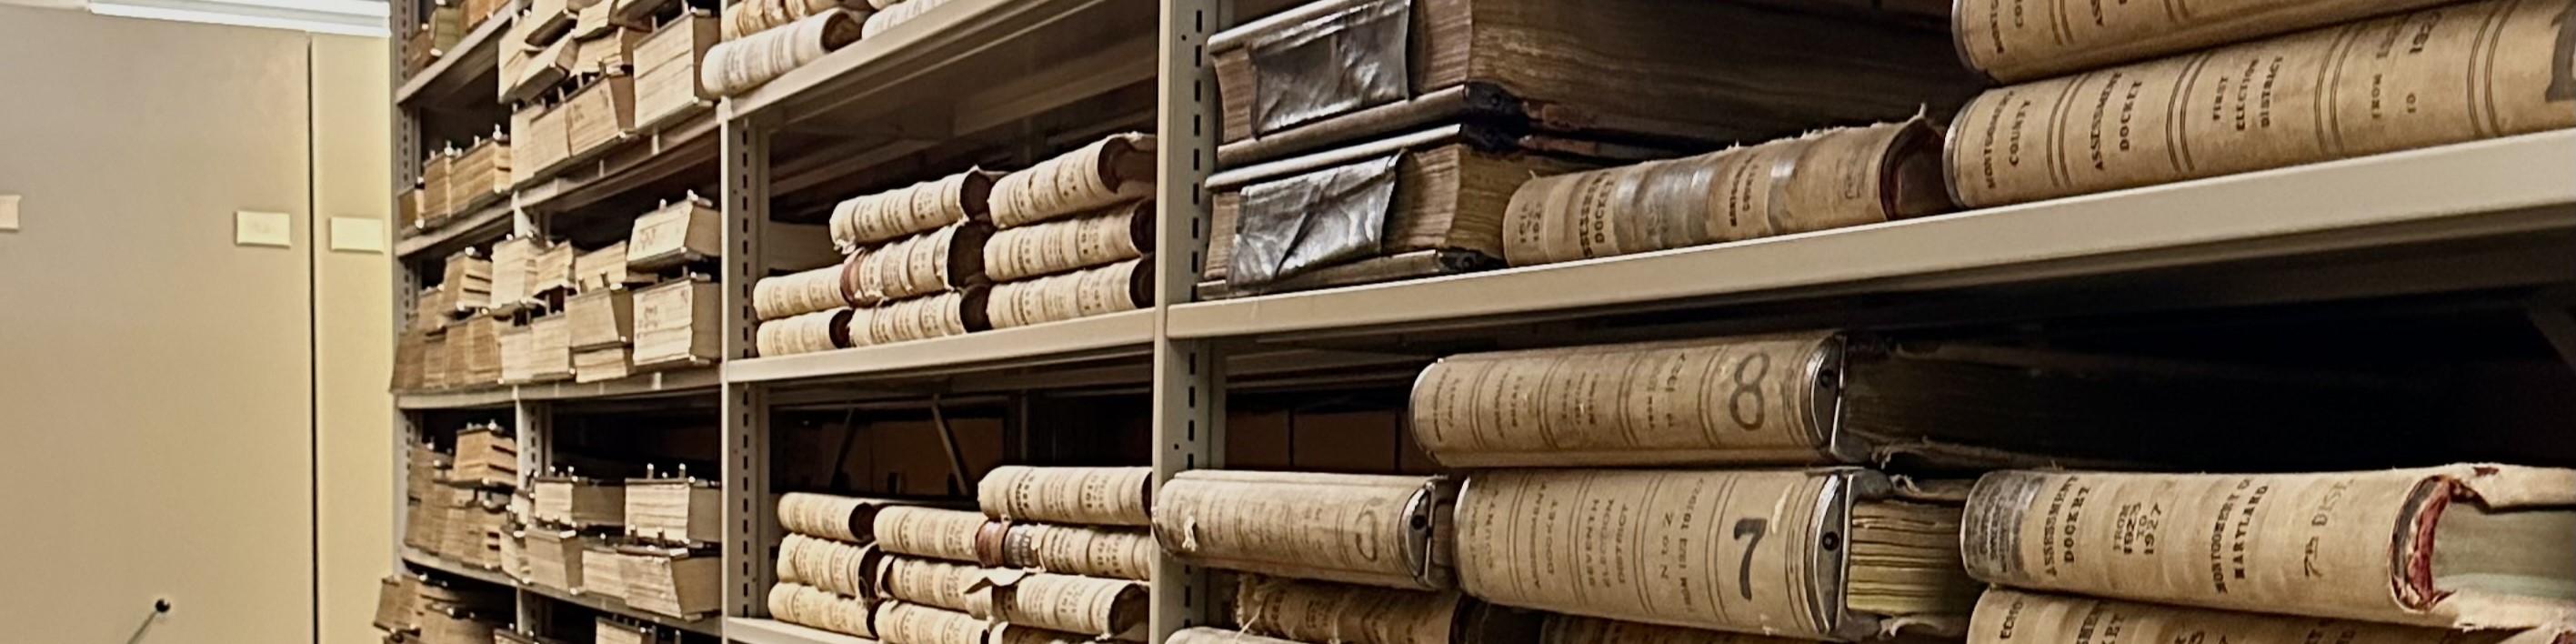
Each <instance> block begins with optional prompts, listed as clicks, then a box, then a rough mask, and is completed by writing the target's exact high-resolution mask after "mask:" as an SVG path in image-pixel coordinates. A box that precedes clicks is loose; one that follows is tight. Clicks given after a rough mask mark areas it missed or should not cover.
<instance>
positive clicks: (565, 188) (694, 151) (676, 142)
mask: <svg viewBox="0 0 2576 644" xmlns="http://www.w3.org/2000/svg"><path fill="white" fill-rule="evenodd" d="M718 129H719V128H718V123H717V122H716V118H715V109H714V108H712V107H698V108H692V109H690V110H689V111H687V112H684V113H683V115H682V116H677V117H673V118H670V119H666V120H665V122H664V123H663V124H660V125H649V126H645V127H642V128H639V129H637V130H636V131H635V132H634V133H633V134H629V135H627V138H626V140H623V141H619V142H617V143H614V144H610V145H606V146H602V147H600V148H598V149H596V150H591V151H589V152H586V153H584V154H580V155H576V156H573V157H571V158H568V159H565V160H564V161H562V162H560V163H557V164H555V165H553V166H549V167H547V168H544V169H543V170H542V171H541V172H538V173H537V174H536V176H533V177H530V178H529V179H528V180H527V181H526V182H522V183H520V184H518V185H517V186H516V189H517V191H518V204H519V207H520V208H521V209H524V210H527V211H529V212H537V213H560V212H566V211H570V210H574V209H577V208H581V207H583V206H587V205H591V204H594V203H598V202H600V201H602V200H606V199H608V198H611V197H617V196H621V195H623V194H624V193H626V192H627V191H628V190H632V189H634V188H637V187H641V186H644V185H647V184H651V183H654V182H657V181H661V180H663V179H668V178H671V177H673V176H677V175H679V174H682V173H685V172H688V171H690V170H698V171H701V172H703V173H705V174H706V177H707V179H708V181H709V182H710V183H712V182H713V180H714V179H715V175H716V133H717V130H718ZM664 196H666V197H667V196H676V195H664ZM627 214H628V215H633V214H639V213H627Z"/></svg>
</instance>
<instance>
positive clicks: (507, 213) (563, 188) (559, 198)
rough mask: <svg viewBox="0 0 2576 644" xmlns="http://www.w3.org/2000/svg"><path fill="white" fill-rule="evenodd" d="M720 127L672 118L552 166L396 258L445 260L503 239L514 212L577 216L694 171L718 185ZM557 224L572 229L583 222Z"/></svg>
mask: <svg viewBox="0 0 2576 644" xmlns="http://www.w3.org/2000/svg"><path fill="white" fill-rule="evenodd" d="M718 125H719V124H718V123H717V121H716V118H715V109H714V108H713V107H701V108H696V109H693V110H691V111H689V112H685V113H684V115H683V116H679V117H675V118H671V119H668V122H667V123H666V124H664V125H659V126H653V127H649V128H645V129H643V130H639V131H637V132H636V133H635V134H632V135H630V136H629V138H628V139H627V140H625V141H621V142H618V143H616V144H612V145H608V146H605V147H602V148H600V149H598V150H594V151H591V152H588V153H585V154H583V155H581V156H578V157H574V158H571V159H567V160H565V161H564V162H562V163H559V164H556V165H554V166H552V167H549V168H546V169H545V171H544V172H541V173H539V174H538V176H535V177H531V178H529V179H528V181H527V182H525V183H522V184H519V185H518V186H517V187H516V190H515V192H514V193H513V194H512V195H511V196H510V197H509V198H505V199H502V200H500V201H499V202H497V203H493V204H491V205H488V206H485V207H483V208H482V209H479V210H476V211H474V212H472V213H469V214H465V215H461V216H458V217H456V218H454V219H451V220H449V221H448V222H447V223H446V224H445V225H441V226H439V227H437V228H433V229H429V230H425V231H417V232H415V233H414V234H413V235H411V236H408V237H404V238H402V239H401V240H399V241H396V242H395V243H394V254H395V255H396V256H398V257H406V258H408V257H414V256H425V255H440V254H445V253H450V252H455V251H456V249H458V248H463V247H465V246H468V245H472V244H477V243H482V242H487V241H492V240H496V239H500V238H501V236H502V235H505V234H508V233H509V232H510V230H511V225H512V221H511V219H512V217H511V215H512V213H513V212H514V209H515V210H526V211H528V212H530V213H544V214H560V213H566V212H571V211H575V210H578V209H580V208H582V207H584V206H589V205H592V204H596V203H599V202H601V201H605V200H608V199H611V198H617V197H623V196H628V195H627V193H628V191H630V190H634V189H636V188H639V187H643V186H647V185H651V184H654V183H658V182H662V181H665V180H668V179H671V178H673V177H677V176H680V175H682V174H686V173H689V172H691V171H697V172H699V173H702V174H705V175H706V177H707V178H708V179H709V180H713V179H714V177H715V171H716V135H717V132H718V130H719V129H720V128H719V127H718ZM661 196H662V197H666V198H667V197H676V196H678V195H677V194H676V193H674V194H670V195H661ZM635 214H638V213H603V214H602V215H601V216H622V217H632V216H633V215H635ZM558 223H559V225H565V226H568V225H573V224H574V223H576V222H558Z"/></svg>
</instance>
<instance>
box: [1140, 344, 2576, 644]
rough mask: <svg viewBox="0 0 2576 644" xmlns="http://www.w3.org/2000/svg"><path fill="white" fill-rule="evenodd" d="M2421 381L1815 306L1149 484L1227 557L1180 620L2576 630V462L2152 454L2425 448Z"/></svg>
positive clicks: (1253, 630)
mask: <svg viewBox="0 0 2576 644" xmlns="http://www.w3.org/2000/svg"><path fill="white" fill-rule="evenodd" d="M2422 384H2423V383H2415V382H2408V381H2404V380H2390V379H2379V378H2357V377H2353V375H2352V374H2349V373H2341V372H2335V371H2306V370H2300V369H2291V368H2283V367H2275V366H2263V367H2255V366H2245V365H2234V364H2227V363H2214V362H2181V361H2175V360H2170V359H2146V358H2136V357H2128V356H2122V355H2114V354H2097V353H2078V352H2072V351H2066V350H2046V349H2030V348H2024V347H2019V346H2012V345H2004V344H1980V343H1965V342H1947V343H1932V342H1896V341H1892V340H1887V339H1884V338H1876V337H1870V336H1864V335H1857V334H1847V333H1835V332H1803V333H1787V334H1771V335H1754V336H1737V337H1719V338H1706V339H1689V340H1672V341H1661V342H1651V343H1636V344H1616V345H1597V346H1578V347H1566V348H1555V349H1536V350H1521V351H1503V352H1492V353H1475V354H1462V355H1455V356H1451V357H1448V358H1444V359H1442V360H1440V361H1438V362H1436V363H1434V364H1432V365H1431V366H1430V367H1428V368H1426V369H1425V370H1424V371H1423V372H1422V373H1421V375H1420V376H1419V377H1418V378H1417V379H1416V380H1415V383H1414V386H1413V392H1412V398H1411V405H1410V407H1411V411H1410V415H1411V425H1412V428H1413V430H1414V431H1413V433H1414V435H1415V437H1416V440H1417V441H1418V442H1419V443H1420V446H1421V447H1422V449H1423V450H1424V451H1425V452H1426V453H1428V454H1429V455H1430V456H1431V458H1432V459H1434V460H1435V461H1437V462H1438V463H1439V464H1440V465H1442V466H1443V467H1446V468H1450V469H1451V470H1453V471H1458V472H1463V473H1464V474H1463V479H1464V480H1463V481H1458V482H1453V481H1451V480H1450V479H1449V478H1448V477H1437V476H1435V477H1399V476H1372V475H1349V474H1308V473H1286V472H1245V471H1205V470H1202V471H1191V472H1184V473H1182V474H1180V475H1178V476H1175V477H1174V478H1173V479H1172V480H1171V481H1170V482H1169V483H1167V484H1166V485H1165V486H1164V487H1163V489H1161V490H1160V491H1159V492H1158V494H1157V499H1156V508H1155V513H1154V519H1155V526H1156V528H1155V533H1156V536H1157V537H1158V539H1159V540H1160V542H1161V543H1162V545H1163V547H1164V549H1166V550H1167V551H1169V552H1171V553H1172V554H1173V555H1174V556H1176V557H1178V558H1180V559H1181V560H1183V561H1185V562H1188V563H1193V564H1198V565H1203V566H1207V567H1211V568H1217V569H1222V570H1229V571H1237V572H1240V573H1243V576H1242V577H1241V578H1240V579H1239V580H1238V581H1237V582H1236V583H1237V592H1236V597H1235V604H1234V609H1233V613H1234V618H1235V619H1234V625H1233V628H1231V629H1225V628H1201V629H1192V630H1188V631H1183V632H1182V633H1180V634H1177V635H1175V636H1174V637H1173V639H1172V640H1171V641H1172V642H1184V643H1209V642H1283V641H1284V642H1316V643H1322V642H1370V643H1390V644H1392V643H1402V644H1445V643H1462V644H1463V643H1465V642H1478V643H1504V642H1547V643H1550V644H1573V643H1576V642H1640V643H1642V642H1694V643H1708V644H1719V643H1730V644H1746V643H1753V642H1762V643H1766V644H1767V643H1771V642H1797V641H1837V642H1876V641H1889V642H1895V641H1951V642H1955V641H1959V640H1960V639H1962V638H1966V639H1968V641H1971V642H1977V643H1979V644H2005V643H2008V642H2012V641H2040V642H2104V641H2113V640H2107V639H2102V638H2105V637H2112V636H2115V635H2117V636H2119V639H2118V640H2117V641H2133V639H2134V641H2155V642H2176V641H2180V642H2193V641H2205V642H2217V641H2229V642H2238V643H2244V644H2253V643H2260V644H2272V643H2278V644H2305V643H2308V642H2380V641H2387V642H2401V641H2403V642H2434V641H2445V642H2517V643H2519V642H2535V643H2537V642H2564V641H2567V640H2565V639H2561V638H2567V637H2576V635H2571V634H2570V633H2569V630H2568V629H2569V620H2570V619H2571V612H2570V611H2571V607H2576V544H2571V543H2570V542H2569V541H2568V540H2567V539H2566V536H2567V535H2569V534H2576V472H2570V471H2567V470H2551V469H2537V468H2524V467H2515V466H2506V465H2454V466H2447V467H2434V468H2426V469H2415V470H2364V471H2354V472H2349V473H2336V474H2251V475H2213V474H2163V473H2152V472H2156V471H2159V470H2165V471H2193V470H2199V471H2212V470H2215V471H2255V472H2282V471H2294V470H2300V469H2318V470H2329V471H2330V470H2337V469H2346V470H2349V469H2354V468H2369V467H2384V466H2386V465H2389V464H2399V463H2409V462H2413V460H2412V458H2410V456H2412V455H2410V454H2409V452H2408V449H2409V447H2408V446H2409V445H2414V444H2417V443H2419V442H2420V441H2419V440H2416V439H2414V438H2412V437H2413V436H2415V434H2413V433H2411V432H2412V431H2414V428H2418V427H2421V426H2423V424H2424V423H2425V422H2426V421H2425V418H2424V417H2423V416H2422V414H2421V410H2422V409H2425V408H2428V407H2430V405H2427V404H2425V400H2424V394H2423V393H2422V392H2424V391H2426V389H2425V388H2423V387H2421V385H2422ZM1963 401H1972V402H1969V403H1968V404H1961V403H1962V402H1963ZM2320 444H2332V445H2335V446H2336V447H2337V448H2336V449H2333V450H2317V449H2313V446H2315V445H2320ZM2210 446H2225V448H2224V449H2212V448H2211V447H2210ZM2066 467H2072V468H2078V469H2071V470H2070V469H2055V468H2066ZM2034 468H2051V469H2034ZM2115 469H2116V470H2121V471H2125V472H2126V473H2112V470H2115ZM1980 475H1982V478H1981V477H1980ZM1988 584H1994V585H1995V586H1994V587H1993V589H1991V590H1990V589H1989V586H1988ZM2076 595H2090V596H2092V597H2090V598H2082V597H2077V596H2076ZM2278 615H2289V616H2299V617H2281V616H2278ZM2033 633H2037V634H2038V635H2037V636H2036V637H2033V636H2032V635H2031V634H2033ZM2123 633H2126V634H2128V635H2121V634H2123ZM2195 634H2197V635H2195Z"/></svg>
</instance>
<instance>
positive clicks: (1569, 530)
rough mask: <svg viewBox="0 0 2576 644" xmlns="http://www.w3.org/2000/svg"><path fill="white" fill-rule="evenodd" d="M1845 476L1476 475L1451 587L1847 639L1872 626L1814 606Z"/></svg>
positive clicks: (1618, 613)
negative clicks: (1847, 620)
mask: <svg viewBox="0 0 2576 644" xmlns="http://www.w3.org/2000/svg"><path fill="white" fill-rule="evenodd" d="M1852 472H1853V470H1813V471H1800V470H1746V471H1715V470H1710V471H1680V470H1491V471H1486V472H1480V473H1478V474H1476V475H1475V476H1473V477H1471V478H1470V479H1469V481H1468V483H1467V486H1466V490H1465V492H1464V493H1463V494H1461V496H1460V498H1459V500H1458V516H1457V531H1458V537H1457V539H1458V542H1457V561H1458V582H1459V585H1460V587H1461V588H1462V589H1464V590H1465V591H1467V593H1468V594H1471V595H1474V596H1476V597H1478V598H1482V599H1484V600H1486V601H1491V602H1494V603H1497V604H1503V605H1508V606H1519V607H1523V608H1536V609H1542V610H1549V611H1554V612H1560V613H1569V614H1576V615H1588V616H1593V617H1605V618H1610V619H1619V620H1626V621H1633V622H1644V623H1652V624H1664V625H1669V626H1687V627H1692V628H1707V629H1715V630H1725V631H1735V632H1751V633H1766V634H1774V635H1782V636H1789V637H1802V638H1810V639H1850V636H1851V635H1853V634H1854V633H1856V632H1869V631H1875V630H1876V629H1875V628H1874V627H1871V626H1869V625H1861V624H1845V623H1844V621H1845V620H1843V619H1842V618H1843V615H1842V610H1841V609H1840V607H1825V606H1822V605H1821V603H1822V602H1824V601H1825V600H1826V598H1829V597H1832V596H1834V595H1836V594H1838V593H1833V592H1831V589H1829V588H1826V587H1825V585H1826V584H1825V582H1824V581H1823V580H1825V579H1827V578H1828V575H1830V574H1838V573H1839V572H1840V571H1841V569H1842V567H1843V566H1842V564H1841V562H1840V556H1839V555H1840V554H1841V548H1840V542H1841V541H1842V539H1843V535H1842V534H1841V531H1840V529H1839V525H1840V522H1839V521H1829V520H1830V519H1832V518H1833V515H1835V514H1836V513H1837V511H1838V509H1839V508H1841V507H1845V504H1847V503H1848V500H1847V498H1845V497H1842V496H1840V495H1841V494H1842V493H1844V492H1846V491H1848V488H1849V487H1850V486H1851V484H1852V480H1853V478H1854V476H1853V475H1852ZM1828 526H1834V527H1832V528H1829V527H1828ZM1827 544H1832V545H1830V546H1828V545H1827ZM1828 553H1830V554H1831V555H1833V556H1831V557H1828V556H1827V554H1828Z"/></svg>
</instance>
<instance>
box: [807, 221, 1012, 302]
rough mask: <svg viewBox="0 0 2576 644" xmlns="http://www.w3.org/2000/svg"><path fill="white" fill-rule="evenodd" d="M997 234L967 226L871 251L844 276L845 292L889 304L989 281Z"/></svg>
mask: <svg viewBox="0 0 2576 644" xmlns="http://www.w3.org/2000/svg"><path fill="white" fill-rule="evenodd" d="M992 234H993V231H992V228H991V227H989V226H985V225H983V224H980V223H975V222H965V223H960V224H954V225H949V226H944V227H940V228H937V229H933V230H931V231H929V232H924V233H921V234H917V235H913V236H910V237H905V238H902V239H899V240H895V241H893V242H888V243H886V244H884V245H880V246H871V247H867V248H865V249H864V250H863V252H860V253H859V254H857V255H856V256H855V258H854V259H853V260H852V261H855V262H856V264H855V265H853V266H851V267H849V269H848V271H847V272H846V273H845V274H844V275H843V278H842V279H843V283H842V290H843V291H844V292H846V293H848V294H849V299H850V300H851V301H854V302H884V301H888V300H899V299H904V298H909V297H917V296H921V295H927V294H931V293H937V292H941V291H946V290H949V289H951V288H955V287H962V286H966V285H968V284H971V283H974V282H975V281H977V280H980V279H982V278H983V275H984V242H985V240H986V239H987V238H990V237H991V236H992Z"/></svg>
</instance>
